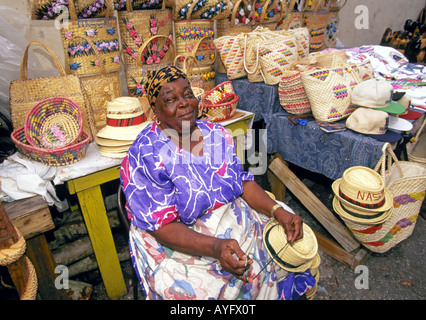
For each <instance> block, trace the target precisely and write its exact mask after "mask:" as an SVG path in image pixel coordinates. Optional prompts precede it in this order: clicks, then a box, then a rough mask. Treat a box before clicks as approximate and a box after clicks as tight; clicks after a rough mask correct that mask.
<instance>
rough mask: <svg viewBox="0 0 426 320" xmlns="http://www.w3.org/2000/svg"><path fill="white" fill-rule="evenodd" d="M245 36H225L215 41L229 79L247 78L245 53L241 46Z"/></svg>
mask: <svg viewBox="0 0 426 320" xmlns="http://www.w3.org/2000/svg"><path fill="white" fill-rule="evenodd" d="M240 39H244V35H243V34H242V33H241V34H238V35H232V36H223V37H220V38H217V39H214V40H213V43H214V45H215V47H216V50H217V52H218V53H219V57H220V60H221V61H222V63H223V65H224V66H225V69H226V75H227V77H228V79H230V80H234V79H239V78H243V77H245V76H247V73H246V71H245V69H244V51H243V48H242V47H241V46H240Z"/></svg>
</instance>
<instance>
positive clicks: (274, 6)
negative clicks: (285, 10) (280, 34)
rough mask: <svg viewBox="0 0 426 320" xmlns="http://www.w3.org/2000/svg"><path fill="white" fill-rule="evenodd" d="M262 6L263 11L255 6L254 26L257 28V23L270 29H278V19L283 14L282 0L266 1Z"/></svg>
mask: <svg viewBox="0 0 426 320" xmlns="http://www.w3.org/2000/svg"><path fill="white" fill-rule="evenodd" d="M255 5H256V2H255ZM260 8H261V12H259V9H258V10H256V7H255V8H254V10H255V15H254V24H253V27H254V28H255V27H256V24H257V25H259V26H262V27H265V28H268V29H269V30H276V29H277V26H278V21H279V20H280V19H281V16H282V8H281V0H271V1H264V2H263V5H261V7H260Z"/></svg>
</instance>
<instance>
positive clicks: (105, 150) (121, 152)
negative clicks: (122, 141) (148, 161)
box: [99, 146, 130, 159]
mask: <svg viewBox="0 0 426 320" xmlns="http://www.w3.org/2000/svg"><path fill="white" fill-rule="evenodd" d="M129 148H130V146H116V147H104V146H99V154H100V155H101V156H104V157H108V158H114V159H123V158H124V157H125V156H126V154H127V151H128V150H129Z"/></svg>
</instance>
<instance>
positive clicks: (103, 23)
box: [61, 0, 121, 76]
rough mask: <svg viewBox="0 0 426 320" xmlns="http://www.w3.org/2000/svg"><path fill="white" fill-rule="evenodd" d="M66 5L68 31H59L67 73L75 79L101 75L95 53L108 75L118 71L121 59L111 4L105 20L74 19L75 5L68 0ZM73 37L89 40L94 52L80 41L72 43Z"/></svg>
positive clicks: (85, 43)
mask: <svg viewBox="0 0 426 320" xmlns="http://www.w3.org/2000/svg"><path fill="white" fill-rule="evenodd" d="M69 3H70V5H69V13H70V22H69V24H68V28H61V37H62V44H63V47H64V52H65V70H66V71H67V73H68V74H75V75H78V76H80V75H93V74H100V73H101V68H100V67H99V64H100V62H99V60H98V59H97V58H96V55H95V50H96V51H98V52H99V53H100V56H101V59H102V60H103V63H104V67H105V69H106V70H107V71H108V72H109V71H117V70H119V69H120V66H121V63H120V60H121V58H120V45H119V40H118V29H117V20H116V19H115V17H113V16H112V14H113V10H112V7H111V5H110V6H108V9H107V12H106V16H105V17H104V18H92V19H77V14H76V11H75V7H74V2H73V1H72V0H71V1H70V2H69ZM76 36H82V37H85V38H88V39H90V40H91V42H92V43H94V44H95V46H96V48H95V49H93V48H92V47H91V46H90V45H89V44H88V43H87V42H86V41H83V40H82V39H78V40H72V39H73V38H74V37H76Z"/></svg>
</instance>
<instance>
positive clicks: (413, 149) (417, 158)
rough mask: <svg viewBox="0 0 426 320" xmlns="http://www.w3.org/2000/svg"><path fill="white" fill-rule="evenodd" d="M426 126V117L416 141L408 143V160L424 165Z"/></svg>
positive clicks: (417, 133) (425, 162)
mask: <svg viewBox="0 0 426 320" xmlns="http://www.w3.org/2000/svg"><path fill="white" fill-rule="evenodd" d="M425 126H426V117H425V119H424V120H423V123H422V125H421V126H420V129H419V130H418V131H417V132H416V135H415V137H414V138H415V141H414V142H409V143H407V156H408V160H410V161H412V162H415V163H419V164H422V165H426V157H425V150H426V148H425V143H426V135H425V132H424V129H425Z"/></svg>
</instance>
